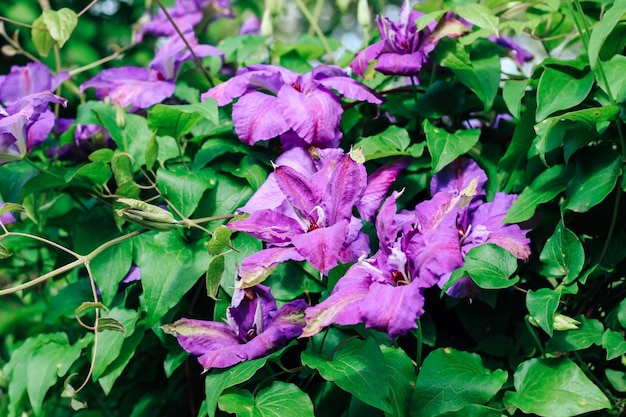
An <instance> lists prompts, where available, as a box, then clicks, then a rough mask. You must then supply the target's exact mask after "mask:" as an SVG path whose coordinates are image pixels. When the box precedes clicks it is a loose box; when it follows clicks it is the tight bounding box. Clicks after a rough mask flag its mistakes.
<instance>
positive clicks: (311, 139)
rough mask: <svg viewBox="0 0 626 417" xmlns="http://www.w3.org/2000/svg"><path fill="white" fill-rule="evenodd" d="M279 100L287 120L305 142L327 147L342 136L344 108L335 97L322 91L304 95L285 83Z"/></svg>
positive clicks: (316, 90) (279, 92)
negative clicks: (340, 129) (341, 127)
mask: <svg viewBox="0 0 626 417" xmlns="http://www.w3.org/2000/svg"><path fill="white" fill-rule="evenodd" d="M277 97H278V101H277V103H278V108H279V109H280V111H281V113H282V115H283V117H284V119H285V121H286V122H287V124H288V125H289V127H291V128H292V129H293V130H294V131H295V132H296V133H297V134H298V136H300V137H301V138H302V139H304V141H305V142H307V143H309V144H311V145H314V146H319V147H327V144H328V143H329V142H333V141H335V139H336V138H337V137H338V136H340V132H339V131H338V126H339V121H340V120H341V114H342V113H343V108H342V107H341V104H340V103H339V99H338V98H337V96H335V95H334V94H332V93H330V92H327V91H324V90H320V89H315V90H313V91H310V92H307V94H303V93H302V92H301V91H298V90H297V89H296V88H294V87H292V86H291V85H289V84H285V85H283V86H282V87H281V89H280V90H279V91H278V94H277Z"/></svg>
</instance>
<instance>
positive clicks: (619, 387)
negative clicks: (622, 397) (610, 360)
mask: <svg viewBox="0 0 626 417" xmlns="http://www.w3.org/2000/svg"><path fill="white" fill-rule="evenodd" d="M604 373H605V375H606V379H608V380H609V383H610V384H611V385H612V386H613V388H615V391H618V392H626V372H622V371H616V370H614V369H605V370H604Z"/></svg>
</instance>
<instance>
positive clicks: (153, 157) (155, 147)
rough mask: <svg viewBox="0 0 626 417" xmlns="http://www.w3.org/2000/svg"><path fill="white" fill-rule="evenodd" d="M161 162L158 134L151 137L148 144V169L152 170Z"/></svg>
mask: <svg viewBox="0 0 626 417" xmlns="http://www.w3.org/2000/svg"><path fill="white" fill-rule="evenodd" d="M158 160H159V141H157V134H156V132H155V133H154V134H153V135H152V136H150V139H148V143H147V144H146V168H147V169H148V170H152V169H153V168H154V164H156V162H157V161H158Z"/></svg>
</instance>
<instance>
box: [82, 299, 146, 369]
mask: <svg viewBox="0 0 626 417" xmlns="http://www.w3.org/2000/svg"><path fill="white" fill-rule="evenodd" d="M107 317H108V318H111V319H114V320H116V321H117V322H119V323H120V324H121V325H122V326H123V327H124V329H125V330H126V334H127V335H128V336H130V335H131V334H132V333H133V332H134V331H135V322H136V321H137V312H136V311H135V310H128V309H125V308H121V307H114V308H112V309H111V311H110V312H109V314H108V315H107ZM126 334H125V333H121V332H102V333H100V334H99V335H98V349H97V351H96V357H95V358H94V361H95V363H94V367H93V374H92V380H93V381H97V380H98V379H99V378H100V376H101V375H102V374H104V371H105V370H106V369H107V367H108V366H109V365H110V364H111V363H112V362H113V361H114V360H115V359H117V357H118V356H119V355H120V353H121V351H122V345H123V343H124V338H125V337H126Z"/></svg>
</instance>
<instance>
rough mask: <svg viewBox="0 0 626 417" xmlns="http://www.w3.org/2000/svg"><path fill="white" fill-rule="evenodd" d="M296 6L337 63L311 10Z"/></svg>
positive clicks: (297, 2)
mask: <svg viewBox="0 0 626 417" xmlns="http://www.w3.org/2000/svg"><path fill="white" fill-rule="evenodd" d="M157 1H159V0H157ZM296 5H297V6H298V9H300V12H301V13H302V14H303V15H304V17H305V18H306V20H307V21H308V22H309V24H310V25H311V28H313V31H314V32H315V34H316V35H317V37H318V38H319V40H320V42H322V45H324V49H326V53H327V54H328V57H329V58H330V61H331V62H335V55H334V54H333V50H332V49H331V48H330V45H329V43H328V39H326V36H324V32H322V29H320V26H319V25H318V24H317V20H315V18H314V17H313V15H312V14H311V12H309V9H307V8H306V5H305V4H304V3H303V2H302V0H296Z"/></svg>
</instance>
